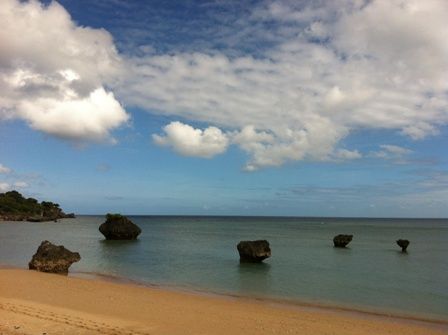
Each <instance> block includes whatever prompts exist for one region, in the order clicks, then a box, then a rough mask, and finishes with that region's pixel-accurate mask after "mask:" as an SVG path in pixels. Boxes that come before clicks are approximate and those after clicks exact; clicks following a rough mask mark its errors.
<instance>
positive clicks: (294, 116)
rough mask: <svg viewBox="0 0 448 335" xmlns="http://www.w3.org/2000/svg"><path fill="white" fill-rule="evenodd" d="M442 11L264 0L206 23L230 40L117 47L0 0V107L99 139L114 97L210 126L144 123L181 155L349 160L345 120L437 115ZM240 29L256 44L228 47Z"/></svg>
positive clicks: (432, 118)
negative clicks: (160, 130) (216, 24)
mask: <svg viewBox="0 0 448 335" xmlns="http://www.w3.org/2000/svg"><path fill="white" fill-rule="evenodd" d="M447 17H448V2H447V1H444V0H427V1H419V0H408V1H402V0H390V1H380V0H376V1H356V0H335V1H310V2H309V3H307V2H302V1H300V2H287V1H285V2H283V1H271V2H263V3H261V4H260V5H259V6H258V7H257V8H256V9H254V10H253V12H252V15H249V16H247V17H246V16H245V17H244V18H240V19H237V20H236V21H232V22H236V23H238V24H237V25H236V27H237V28H235V29H238V31H235V34H231V33H229V31H227V33H226V34H220V33H217V34H216V40H217V44H219V43H221V44H226V43H227V45H224V47H223V48H220V49H219V50H210V49H208V50H203V49H202V46H203V44H201V43H198V44H197V47H196V49H195V43H192V45H191V46H190V47H189V49H188V50H196V51H195V52H178V51H176V50H174V51H173V50H170V51H169V52H166V53H163V52H161V51H160V50H157V48H156V47H155V46H152V45H147V44H145V46H144V47H143V48H140V49H139V50H138V52H135V53H133V54H134V55H138V56H133V57H131V56H129V57H125V56H120V55H119V54H118V53H117V51H116V49H115V46H114V43H113V40H112V37H111V35H110V34H109V33H108V32H106V31H105V30H101V29H92V28H87V27H79V26H77V25H76V24H75V23H74V22H73V21H72V20H71V18H70V16H69V15H68V13H67V12H66V11H65V10H64V8H62V7H61V6H60V5H59V4H57V3H56V2H53V3H52V4H51V5H49V6H48V7H43V6H42V5H41V4H40V3H39V2H37V1H34V0H33V1H30V2H19V1H17V0H4V1H2V2H1V5H0V22H2V29H1V30H0V40H1V41H2V43H1V44H0V92H2V95H1V96H0V119H1V118H3V119H5V118H20V119H23V120H25V121H26V122H27V123H28V124H29V125H30V126H31V127H32V128H34V129H37V130H40V131H43V132H46V133H48V134H52V135H55V136H58V137H63V138H70V139H87V140H97V141H98V140H104V139H110V138H111V134H110V132H111V131H112V130H113V129H115V128H117V127H119V126H120V125H123V124H124V123H126V121H127V120H128V117H129V116H128V115H127V114H126V112H125V111H124V110H123V108H122V107H121V105H120V103H119V102H118V101H117V99H119V100H120V101H123V102H124V103H126V105H129V106H138V107H140V108H142V109H145V110H147V111H149V112H151V113H157V114H163V115H167V116H170V117H172V118H175V117H179V118H180V119H182V120H190V121H192V122H198V121H199V122H203V123H207V124H209V125H211V126H210V127H208V128H206V129H205V130H200V129H194V128H193V127H191V126H188V125H186V124H181V123H171V124H169V125H167V126H166V127H165V128H164V132H165V134H163V135H154V141H155V142H156V143H158V144H159V145H163V146H167V147H171V148H172V149H173V150H175V151H176V152H178V153H180V154H182V155H188V156H198V157H206V158H209V157H212V156H214V155H217V154H220V153H222V152H224V151H225V150H226V148H227V147H228V145H230V144H234V145H238V146H239V147H240V148H241V149H242V150H244V151H245V152H247V154H248V156H249V158H248V161H247V166H246V169H247V170H256V169H259V168H262V167H265V166H279V165H282V164H284V163H286V162H288V161H297V160H334V159H339V160H341V159H355V158H359V156H360V153H359V152H358V151H356V150H348V149H341V148H339V147H338V145H339V143H340V140H341V139H343V138H344V137H346V136H348V135H349V134H350V133H351V131H353V130H358V131H359V130H362V129H372V128H373V129H388V130H392V131H397V132H399V133H401V134H403V135H404V136H406V137H409V138H411V139H413V140H418V139H422V138H425V137H426V136H429V135H437V132H438V128H439V127H440V126H442V125H446V124H447V123H448V98H447V95H446V92H447V90H448V44H447V43H446V36H448V25H447V24H446V18H447ZM241 22H246V23H241ZM266 22H268V23H269V24H267V25H266V24H265V23H266ZM379 22H380V24H379ZM55 27H57V29H55ZM226 29H230V30H231V28H226ZM224 35H226V36H224ZM223 36H224V37H223ZM229 36H231V37H229ZM247 36H253V39H255V40H256V39H258V38H260V36H268V38H267V39H266V40H263V41H261V42H260V43H255V42H257V41H255V42H254V41H252V45H258V46H259V50H258V52H252V53H250V54H249V53H248V54H246V55H244V54H243V53H244V51H243V48H241V49H238V50H232V47H233V46H236V47H235V48H239V46H241V45H242V44H244V43H243V42H244V41H246V39H247ZM220 38H222V40H220ZM238 38H240V39H241V40H242V41H243V42H241V41H238ZM207 45H210V44H207ZM105 87H107V88H108V89H109V88H111V89H113V90H114V93H115V94H112V93H111V92H109V91H108V89H106V88H105ZM116 97H117V98H116ZM380 151H381V152H385V153H386V154H387V155H391V154H392V153H391V152H390V151H388V150H387V149H385V148H382V149H381V150H380Z"/></svg>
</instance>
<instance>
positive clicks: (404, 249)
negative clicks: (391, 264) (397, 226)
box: [397, 239, 410, 252]
mask: <svg viewBox="0 0 448 335" xmlns="http://www.w3.org/2000/svg"><path fill="white" fill-rule="evenodd" d="M409 243H410V242H409V241H408V240H402V239H399V240H397V244H398V246H399V247H400V248H401V252H407V248H408V246H409Z"/></svg>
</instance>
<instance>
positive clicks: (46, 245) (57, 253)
mask: <svg viewBox="0 0 448 335" xmlns="http://www.w3.org/2000/svg"><path fill="white" fill-rule="evenodd" d="M80 259H81V256H80V255H79V253H77V252H71V251H70V250H68V249H66V248H65V247H64V246H62V245H54V244H52V243H51V242H48V241H43V242H42V243H41V244H40V246H39V248H38V249H37V251H36V253H35V254H34V255H33V258H32V259H31V261H30V262H29V263H28V267H29V269H30V270H37V271H41V272H52V273H62V274H67V273H68V268H69V267H70V265H72V264H73V263H75V262H78V261H79V260H80Z"/></svg>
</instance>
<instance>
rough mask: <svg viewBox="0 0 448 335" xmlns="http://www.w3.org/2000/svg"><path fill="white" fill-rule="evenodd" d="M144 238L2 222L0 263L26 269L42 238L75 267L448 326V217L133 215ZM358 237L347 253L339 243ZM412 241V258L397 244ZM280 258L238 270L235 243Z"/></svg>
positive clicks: (89, 223)
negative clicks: (64, 251)
mask: <svg viewBox="0 0 448 335" xmlns="http://www.w3.org/2000/svg"><path fill="white" fill-rule="evenodd" d="M131 219H132V220H133V221H134V222H135V223H137V224H138V225H139V226H140V227H141V228H142V230H143V232H142V234H141V235H140V237H139V239H138V240H137V241H130V242H122V241H105V240H104V239H103V237H102V235H101V234H100V233H99V231H98V226H99V225H100V224H101V223H102V222H103V221H104V219H103V217H100V216H80V217H78V218H76V219H66V220H61V221H60V222H57V223H55V222H48V223H22V222H12V223H8V222H4V223H0V264H4V265H12V266H19V267H26V266H27V263H28V261H29V260H30V258H31V256H32V255H33V253H34V252H35V251H36V249H37V247H38V245H39V244H40V242H41V241H42V240H49V241H52V242H54V243H56V244H63V245H65V246H66V247H67V248H69V249H71V250H73V251H79V252H80V254H81V257H82V259H81V261H80V262H79V263H76V264H74V265H73V266H72V267H71V269H70V270H71V271H77V272H95V273H102V274H107V275H114V276H119V277H124V278H129V279H132V280H136V281H139V282H143V283H150V284H158V285H164V286H174V287H179V288H186V289H193V290H202V291H210V292H217V293H224V294H236V295H244V296H255V297H262V298H275V299H286V300H290V301H293V302H302V303H312V304H325V305H332V306H342V307H348V308H357V309H361V310H368V311H374V312H381V313H397V314H402V315H409V316H417V317H424V318H435V319H443V320H448V284H447V278H448V257H447V256H448V220H430V219H425V220H422V219H418V220H417V219H399V220H398V219H330V218H313V219H310V218H260V217H258V218H244V217H243V218H242V217H150V216H139V217H131ZM339 233H347V234H353V235H354V238H353V241H352V242H351V243H350V245H349V248H347V249H336V248H333V246H332V238H333V236H334V235H336V234H339ZM398 238H406V239H409V240H410V241H411V244H410V246H409V248H408V251H409V252H408V253H407V254H402V253H401V252H400V249H399V247H398V246H397V245H396V244H395V240H396V239H398ZM245 239H267V240H269V242H270V244H271V249H272V257H271V258H269V259H267V260H266V261H265V262H264V263H262V264H240V263H239V257H238V252H237V250H236V244H237V243H238V242H239V241H240V240H245Z"/></svg>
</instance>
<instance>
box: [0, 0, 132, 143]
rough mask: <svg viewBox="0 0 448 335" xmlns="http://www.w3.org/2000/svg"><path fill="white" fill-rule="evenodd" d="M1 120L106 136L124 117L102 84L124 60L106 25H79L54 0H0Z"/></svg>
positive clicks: (86, 136)
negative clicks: (48, 0)
mask: <svg viewBox="0 0 448 335" xmlns="http://www.w3.org/2000/svg"><path fill="white" fill-rule="evenodd" d="M0 22H2V29H1V30H0V41H1V43H0V91H1V92H2V93H1V96H0V120H1V119H2V118H3V119H11V118H18V119H23V120H25V121H26V122H27V123H28V124H29V125H30V126H31V127H32V128H34V129H37V130H40V131H43V132H45V133H48V134H51V135H55V136H58V137H62V138H68V139H74V140H96V141H98V140H110V139H111V135H110V131H111V130H113V129H115V128H117V127H119V126H120V125H122V124H124V123H125V122H126V121H127V120H128V115H127V114H126V112H125V111H124V109H123V108H122V107H121V105H120V103H119V102H118V101H117V100H116V99H115V97H114V95H113V94H112V93H110V92H107V91H106V89H105V88H104V87H105V85H106V84H109V83H111V82H113V81H114V80H115V79H114V78H116V77H117V76H119V75H120V71H122V68H121V60H120V57H119V56H118V53H117V51H116V49H115V46H114V43H113V40H112V37H111V35H110V34H109V33H108V32H106V31H105V30H101V29H92V28H87V27H79V26H77V25H76V24H75V23H74V22H73V21H72V20H71V18H70V15H69V14H68V13H67V11H66V10H65V9H64V8H63V7H62V6H61V5H59V4H58V3H57V2H52V3H51V4H50V5H48V6H44V5H42V4H41V3H40V2H38V1H35V0H31V1H29V2H20V1H17V0H3V1H2V2H1V4H0Z"/></svg>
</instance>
